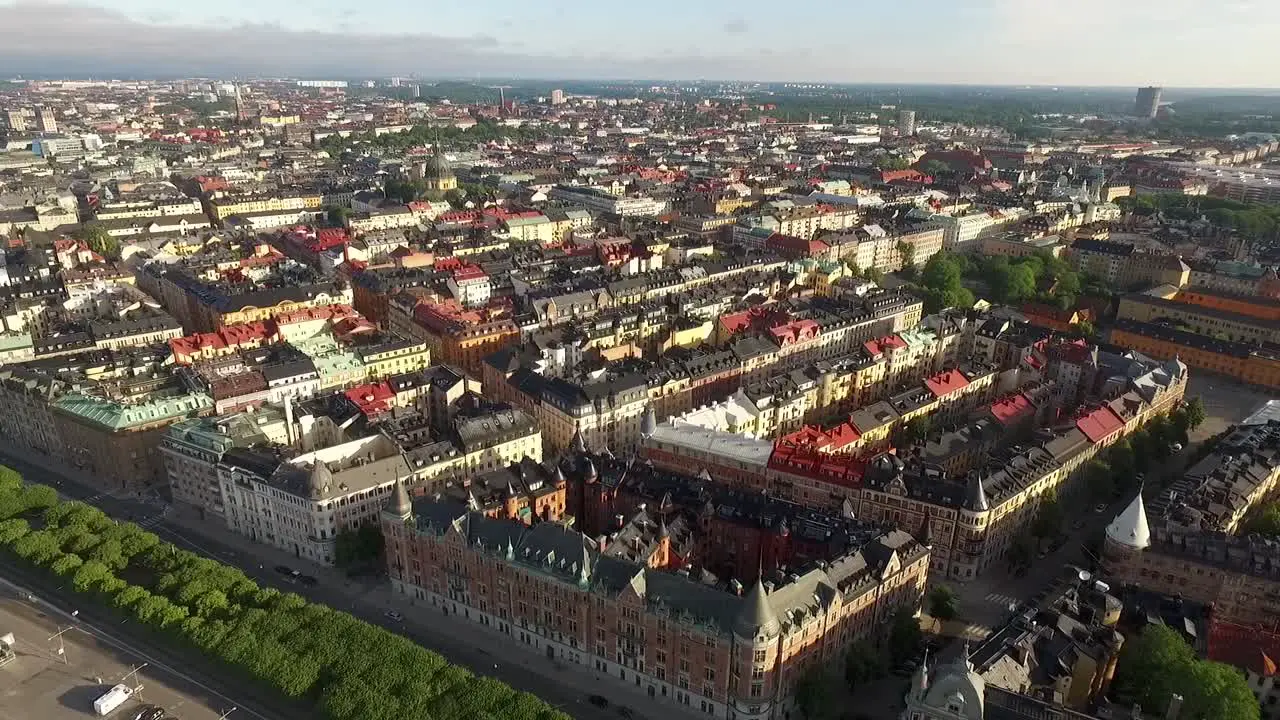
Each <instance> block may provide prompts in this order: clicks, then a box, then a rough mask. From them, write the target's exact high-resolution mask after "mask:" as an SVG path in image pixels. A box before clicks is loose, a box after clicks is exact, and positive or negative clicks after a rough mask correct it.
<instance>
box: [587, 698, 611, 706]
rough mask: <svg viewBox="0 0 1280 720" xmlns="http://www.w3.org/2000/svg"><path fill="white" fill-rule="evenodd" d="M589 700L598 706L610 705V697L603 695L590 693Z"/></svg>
mask: <svg viewBox="0 0 1280 720" xmlns="http://www.w3.org/2000/svg"><path fill="white" fill-rule="evenodd" d="M587 702H589V703H591V704H592V705H595V706H596V707H598V708H606V707H609V698H607V697H605V696H603V695H588V696H587Z"/></svg>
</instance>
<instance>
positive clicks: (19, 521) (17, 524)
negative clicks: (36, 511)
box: [0, 518, 31, 545]
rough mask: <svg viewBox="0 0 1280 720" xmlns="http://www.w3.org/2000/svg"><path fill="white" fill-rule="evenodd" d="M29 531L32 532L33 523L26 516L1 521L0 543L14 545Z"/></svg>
mask: <svg viewBox="0 0 1280 720" xmlns="http://www.w3.org/2000/svg"><path fill="white" fill-rule="evenodd" d="M29 532H31V523H29V522H27V521H26V520H25V519H24V518H9V519H8V520H4V521H0V544H2V545H12V544H14V543H15V542H17V541H18V540H19V539H21V538H22V537H23V536H25V535H26V534H27V533H29Z"/></svg>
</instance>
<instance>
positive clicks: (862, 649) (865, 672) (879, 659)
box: [844, 641, 889, 688]
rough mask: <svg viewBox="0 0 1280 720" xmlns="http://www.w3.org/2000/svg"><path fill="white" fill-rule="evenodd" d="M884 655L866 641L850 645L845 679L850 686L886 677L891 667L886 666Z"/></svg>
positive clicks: (845, 667)
mask: <svg viewBox="0 0 1280 720" xmlns="http://www.w3.org/2000/svg"><path fill="white" fill-rule="evenodd" d="M884 660H885V658H884V655H882V654H880V653H878V652H876V649H875V648H874V647H872V646H871V645H870V644H869V643H867V642H866V641H858V642H856V643H854V644H853V645H851V646H849V651H848V652H846V653H845V656H844V679H845V682H846V683H848V685H849V687H850V688H856V687H857V686H859V685H861V684H863V683H865V682H869V681H872V680H878V679H880V678H881V677H884V674H885V673H886V672H888V670H889V668H888V667H886V666H885V661H884Z"/></svg>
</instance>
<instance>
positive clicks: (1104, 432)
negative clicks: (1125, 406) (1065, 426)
mask: <svg viewBox="0 0 1280 720" xmlns="http://www.w3.org/2000/svg"><path fill="white" fill-rule="evenodd" d="M1076 427H1078V428H1080V432H1082V433H1084V434H1085V437H1087V438H1089V442H1093V443H1099V442H1102V441H1104V440H1106V439H1107V438H1108V437H1110V436H1111V435H1113V434H1115V432H1116V431H1117V430H1119V429H1120V428H1122V427H1124V420H1121V419H1120V416H1119V415H1116V414H1115V413H1114V412H1112V411H1111V408H1109V407H1107V406H1105V405H1103V406H1102V407H1100V408H1097V409H1096V410H1093V411H1091V412H1089V413H1087V414H1085V415H1082V416H1080V418H1079V419H1078V420H1076Z"/></svg>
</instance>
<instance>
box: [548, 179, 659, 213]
mask: <svg viewBox="0 0 1280 720" xmlns="http://www.w3.org/2000/svg"><path fill="white" fill-rule="evenodd" d="M550 197H551V199H552V200H559V201H562V202H566V203H570V204H573V205H579V206H581V207H584V208H586V209H587V210H590V211H591V212H595V213H602V214H605V215H616V216H619V217H654V216H658V215H661V214H663V213H665V212H666V211H667V203H666V202H665V201H662V200H655V199H653V198H649V197H620V196H617V195H613V194H612V193H609V192H608V191H606V190H603V189H601V188H597V187H579V186H574V185H556V186H555V187H554V188H552V189H551V193H550Z"/></svg>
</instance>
